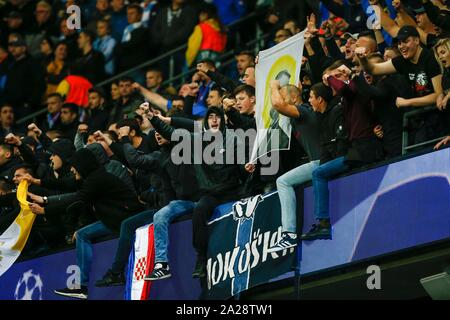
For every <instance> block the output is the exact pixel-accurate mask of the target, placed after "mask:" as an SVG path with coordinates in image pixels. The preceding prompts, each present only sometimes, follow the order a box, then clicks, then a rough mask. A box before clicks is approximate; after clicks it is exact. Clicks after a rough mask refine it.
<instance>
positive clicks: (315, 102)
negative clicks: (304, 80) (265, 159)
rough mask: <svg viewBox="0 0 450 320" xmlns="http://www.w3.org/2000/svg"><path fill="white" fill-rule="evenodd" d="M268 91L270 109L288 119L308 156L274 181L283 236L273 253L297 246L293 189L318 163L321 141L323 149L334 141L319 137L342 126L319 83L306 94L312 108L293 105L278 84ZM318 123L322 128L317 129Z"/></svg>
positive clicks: (308, 176) (306, 179)
mask: <svg viewBox="0 0 450 320" xmlns="http://www.w3.org/2000/svg"><path fill="white" fill-rule="evenodd" d="M294 88H295V87H294ZM271 90H272V91H271V100H272V107H273V108H274V109H275V110H277V111H278V112H280V113H281V114H283V115H285V116H288V117H290V118H292V120H293V121H292V124H293V126H294V130H295V131H296V132H295V133H294V136H295V137H299V138H297V139H299V140H300V141H299V142H300V144H301V145H302V147H303V149H304V150H305V151H306V153H307V155H308V162H307V163H305V164H302V165H301V166H298V167H297V168H295V169H292V170H290V171H288V172H286V173H285V174H283V175H282V176H280V177H279V178H278V179H277V182H276V183H277V190H278V195H279V197H280V204H281V217H282V218H281V221H282V222H281V223H282V226H283V235H282V237H281V239H280V240H279V241H278V243H277V244H275V245H274V246H272V247H271V248H269V250H268V251H269V252H276V251H280V250H284V249H286V248H290V247H295V246H296V245H297V215H296V212H297V210H296V196H295V191H294V187H295V186H298V185H301V184H303V183H305V182H307V181H309V180H311V179H312V173H313V171H314V169H316V168H317V167H318V166H319V163H320V158H321V148H322V147H321V140H322V142H323V147H325V146H327V148H329V147H330V142H331V141H332V140H333V138H335V136H333V137H327V138H326V139H325V138H324V139H321V136H325V132H332V131H335V130H334V129H336V128H337V127H338V126H339V125H342V124H343V123H342V117H336V116H335V115H336V114H337V113H336V112H339V110H338V109H337V107H336V106H335V105H332V98H333V95H332V92H331V90H330V89H329V88H328V87H326V86H325V85H324V84H322V83H319V84H317V85H315V86H313V88H312V90H311V91H310V99H309V101H310V103H311V105H312V108H311V107H309V106H307V105H304V104H299V102H300V101H296V102H297V103H295V102H294V101H291V100H292V99H291V97H290V95H289V92H288V87H287V86H286V87H283V88H280V87H279V81H273V82H272V83H271ZM335 108H336V109H335ZM333 109H334V110H333ZM319 114H320V115H322V116H323V118H325V117H327V118H328V119H330V118H334V119H335V121H336V122H337V123H330V124H329V125H327V123H326V122H325V121H326V120H325V121H324V120H322V119H320V118H321V117H320V116H319ZM331 115H332V116H331ZM322 122H323V124H324V125H323V126H321V123H322ZM325 129H327V130H325ZM335 132H336V131H335ZM330 138H331V139H330ZM324 154H325V152H324Z"/></svg>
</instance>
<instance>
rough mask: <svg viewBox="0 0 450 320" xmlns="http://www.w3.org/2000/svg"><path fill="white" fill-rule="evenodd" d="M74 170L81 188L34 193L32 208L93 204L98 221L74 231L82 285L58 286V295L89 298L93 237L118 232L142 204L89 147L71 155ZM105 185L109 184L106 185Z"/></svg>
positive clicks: (42, 211)
mask: <svg viewBox="0 0 450 320" xmlns="http://www.w3.org/2000/svg"><path fill="white" fill-rule="evenodd" d="M72 171H73V173H74V174H75V177H76V179H78V180H81V179H82V180H83V183H82V186H81V189H80V190H79V191H77V192H75V193H69V194H63V195H56V196H51V197H48V198H47V197H39V196H34V195H32V194H31V195H30V197H31V199H32V200H33V201H34V202H35V203H31V204H30V209H31V210H32V211H33V212H34V213H35V214H45V213H47V214H48V213H51V212H57V211H59V210H61V208H64V207H66V206H68V205H70V204H72V203H74V202H77V201H83V202H85V203H88V204H90V205H91V206H92V207H93V211H94V214H95V216H96V217H97V218H98V219H99V221H98V222H95V223H93V224H90V225H88V226H86V227H84V228H82V229H80V230H78V231H77V232H76V234H75V237H76V248H77V264H78V266H79V267H80V269H81V281H80V287H79V288H64V289H61V290H55V293H57V294H59V295H63V296H68V297H75V298H80V299H87V295H88V292H87V285H88V282H89V270H90V265H91V261H92V241H93V240H95V239H98V238H101V237H104V236H109V235H111V234H115V233H118V231H119V230H120V225H121V223H122V221H123V220H125V219H127V218H129V217H130V216H132V215H134V214H136V213H138V212H141V211H142V209H143V206H142V204H141V203H140V202H139V200H138V198H137V196H136V194H134V193H133V192H132V191H131V190H130V189H129V188H128V187H127V185H126V184H125V183H124V182H123V181H121V180H120V179H119V178H118V177H117V176H115V175H113V174H111V173H108V172H107V171H106V170H105V168H104V167H103V166H101V165H100V164H99V163H98V162H97V159H96V158H95V156H94V154H93V153H92V151H90V150H88V149H81V150H79V151H77V152H76V153H75V155H74V156H73V158H72ZM105 185H106V186H108V188H105ZM42 205H43V206H44V207H43V206H42Z"/></svg>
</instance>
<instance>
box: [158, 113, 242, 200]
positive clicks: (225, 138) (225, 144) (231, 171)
mask: <svg viewBox="0 0 450 320" xmlns="http://www.w3.org/2000/svg"><path fill="white" fill-rule="evenodd" d="M212 113H215V114H216V115H219V116H220V118H221V122H220V132H219V133H217V134H218V135H222V140H221V141H222V144H221V145H219V144H214V141H218V140H216V138H214V134H211V135H210V136H211V137H212V140H209V141H212V142H209V141H203V140H205V139H202V154H209V155H211V156H212V157H214V159H215V160H219V161H213V162H212V163H206V161H205V160H206V159H202V161H201V163H200V164H198V161H195V159H194V158H195V157H196V154H195V147H194V148H193V149H192V150H193V152H191V154H192V155H191V159H192V160H194V161H193V163H194V165H193V167H194V169H195V175H196V178H197V182H198V185H199V188H200V194H202V195H203V194H210V195H218V196H223V197H226V196H231V195H236V199H238V198H240V195H241V191H242V188H241V187H242V183H241V180H240V177H241V174H242V171H243V170H242V169H243V165H238V164H237V163H238V162H237V159H236V157H237V155H238V154H241V153H243V152H245V151H244V150H245V147H244V146H243V145H242V141H241V140H239V139H238V137H236V136H235V135H234V134H233V133H231V132H227V130H226V126H225V116H224V113H223V111H222V109H221V108H218V107H211V108H209V109H208V111H207V113H206V116H205V120H204V122H203V129H204V133H206V132H207V130H208V129H209V126H208V117H209V115H210V114H212ZM187 121H191V123H192V125H191V127H192V128H194V127H195V123H194V121H192V120H189V119H184V118H172V120H171V124H172V126H173V127H171V126H168V125H166V124H165V123H164V122H162V121H161V120H160V119H158V118H157V117H153V118H152V120H151V123H152V125H153V127H154V128H155V129H156V131H157V132H159V133H160V134H161V135H162V136H163V137H164V138H166V139H168V140H170V139H171V137H172V133H173V132H174V131H175V128H174V127H176V128H179V127H183V128H186V127H187V126H186V122H187ZM184 132H185V134H189V135H190V137H189V138H191V139H192V140H195V139H199V138H201V137H199V136H198V133H193V134H192V133H188V132H186V131H184ZM181 134H182V135H185V134H183V133H181ZM186 138H188V137H186ZM219 141H220V140H219ZM194 144H195V142H194ZM213 146H214V147H213ZM207 148H208V150H206V149H207ZM231 149H233V150H231ZM216 152H219V153H220V155H217V154H216ZM230 153H231V154H232V158H231V157H230V156H229V154H230ZM198 156H201V155H197V157H198ZM228 158H230V159H228ZM227 159H228V160H232V161H227ZM227 162H231V163H229V164H227ZM242 162H245V161H242Z"/></svg>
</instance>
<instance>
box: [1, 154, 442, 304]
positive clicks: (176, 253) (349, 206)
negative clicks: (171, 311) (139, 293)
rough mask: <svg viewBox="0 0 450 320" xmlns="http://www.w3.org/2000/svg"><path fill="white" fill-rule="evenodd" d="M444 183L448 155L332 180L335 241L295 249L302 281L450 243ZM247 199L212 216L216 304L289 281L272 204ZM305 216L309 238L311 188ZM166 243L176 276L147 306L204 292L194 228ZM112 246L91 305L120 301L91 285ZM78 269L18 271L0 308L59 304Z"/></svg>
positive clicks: (61, 260) (97, 255) (99, 250)
mask: <svg viewBox="0 0 450 320" xmlns="http://www.w3.org/2000/svg"><path fill="white" fill-rule="evenodd" d="M449 181H450V148H447V149H444V150H440V151H436V152H432V153H429V154H424V155H421V156H418V157H415V158H411V159H406V160H403V161H400V162H396V163H392V164H389V165H386V166H382V167H378V168H375V169H371V170H368V171H364V172H359V173H356V174H352V175H349V176H346V177H342V178H338V179H335V180H333V181H331V182H330V183H329V189H330V208H331V211H330V213H331V221H332V225H333V228H332V235H333V237H332V240H316V241H311V242H303V243H302V244H301V255H298V256H301V261H299V263H300V272H301V274H302V275H305V274H310V273H314V272H319V271H322V270H324V269H329V268H333V267H338V266H341V265H344V264H348V263H352V262H358V261H361V260H364V259H369V258H373V257H376V256H380V255H384V254H388V253H392V252H396V251H399V250H403V249H407V248H411V247H414V246H418V245H423V244H428V243H431V242H434V241H438V240H443V239H447V238H450V185H449ZM253 200H254V202H248V201H247V202H242V201H241V202H240V203H237V204H235V205H234V206H233V204H231V203H229V204H225V205H223V206H221V207H219V208H218V209H217V210H216V213H215V215H214V216H213V217H212V221H211V224H210V227H211V230H210V231H211V232H215V233H216V235H215V236H214V238H217V239H219V240H218V241H220V245H217V243H216V244H215V246H210V249H209V250H210V256H209V257H210V258H211V260H209V261H208V262H209V265H208V273H209V275H210V276H211V278H210V279H209V283H208V284H209V289H210V290H209V295H210V297H212V298H218V297H227V296H231V295H233V294H236V293H238V292H240V291H242V290H245V289H247V288H250V287H252V286H254V285H257V284H261V283H267V282H270V281H273V280H274V279H282V278H285V277H288V276H292V271H291V270H292V269H291V267H292V260H293V256H294V255H293V254H292V252H291V251H290V250H289V252H287V251H286V252H284V254H281V255H277V256H275V255H271V254H267V247H268V246H269V245H270V244H272V243H274V242H275V241H276V240H277V239H278V237H279V236H280V232H281V229H280V224H281V221H280V212H279V200H278V195H277V194H276V193H271V194H267V195H264V196H263V198H257V197H255V198H253ZM303 213H304V230H303V231H304V232H305V231H307V230H308V229H309V227H310V225H311V224H313V223H314V222H315V221H314V217H313V194H312V188H311V187H308V188H305V189H304V212H303ZM267 221H270V222H269V223H267ZM227 228H228V229H227ZM214 229H216V230H215V231H214ZM266 235H267V237H266ZM169 236H170V247H169V260H170V265H171V269H172V274H173V276H172V278H170V279H167V280H164V281H157V282H155V283H154V284H153V285H152V288H151V292H150V299H197V298H198V297H199V295H200V292H201V290H200V284H199V281H198V280H194V279H192V276H191V272H192V270H193V268H194V264H195V251H194V249H193V248H192V222H191V221H190V220H187V221H182V222H178V223H175V224H172V225H171V227H170V232H169ZM260 239H261V240H260ZM216 242H217V241H216ZM116 244H117V240H110V241H105V242H101V243H97V244H95V245H94V260H93V265H92V270H91V280H90V286H89V299H120V300H121V299H123V297H124V288H123V287H112V288H96V287H95V286H94V285H93V284H94V282H95V280H97V279H99V278H101V277H102V275H103V274H104V273H105V271H106V270H107V269H108V268H109V267H110V265H111V262H112V259H113V256H114V252H115V249H116ZM221 253H222V254H221ZM220 257H221V258H222V260H220V259H219V258H220ZM233 257H234V259H235V263H233V264H232V265H231V263H230V261H231V259H232V258H233ZM227 259H228V260H227ZM221 262H222V263H223V264H221ZM75 263H76V259H75V252H74V250H69V251H65V252H60V253H57V254H53V255H50V256H45V257H41V258H37V259H33V260H29V261H24V262H20V263H16V264H14V265H13V266H12V267H11V269H10V270H8V271H7V272H6V273H5V274H4V275H3V276H2V277H1V278H0V299H31V298H32V299H46V300H47V299H48V300H51V299H64V298H63V297H60V296H57V295H55V294H54V293H53V290H54V289H59V288H63V287H65V286H66V285H67V283H68V282H70V281H73V277H74V276H75V273H76V270H75V268H74V265H75ZM225 263H228V267H227V266H225ZM268 267H269V270H268ZM220 270H222V273H221V274H220V272H219V271H220ZM225 271H226V272H225ZM230 274H234V275H235V276H234V277H229V275H230ZM219 275H220V276H219ZM214 290H216V291H214Z"/></svg>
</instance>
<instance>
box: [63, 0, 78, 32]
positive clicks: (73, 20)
mask: <svg viewBox="0 0 450 320" xmlns="http://www.w3.org/2000/svg"><path fill="white" fill-rule="evenodd" d="M66 13H67V14H69V15H70V16H69V17H68V18H67V21H66V25H67V28H68V29H69V30H74V29H77V30H80V29H81V9H80V7H79V6H77V5H74V4H73V5H71V6H69V7H68V8H67V10H66Z"/></svg>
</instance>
